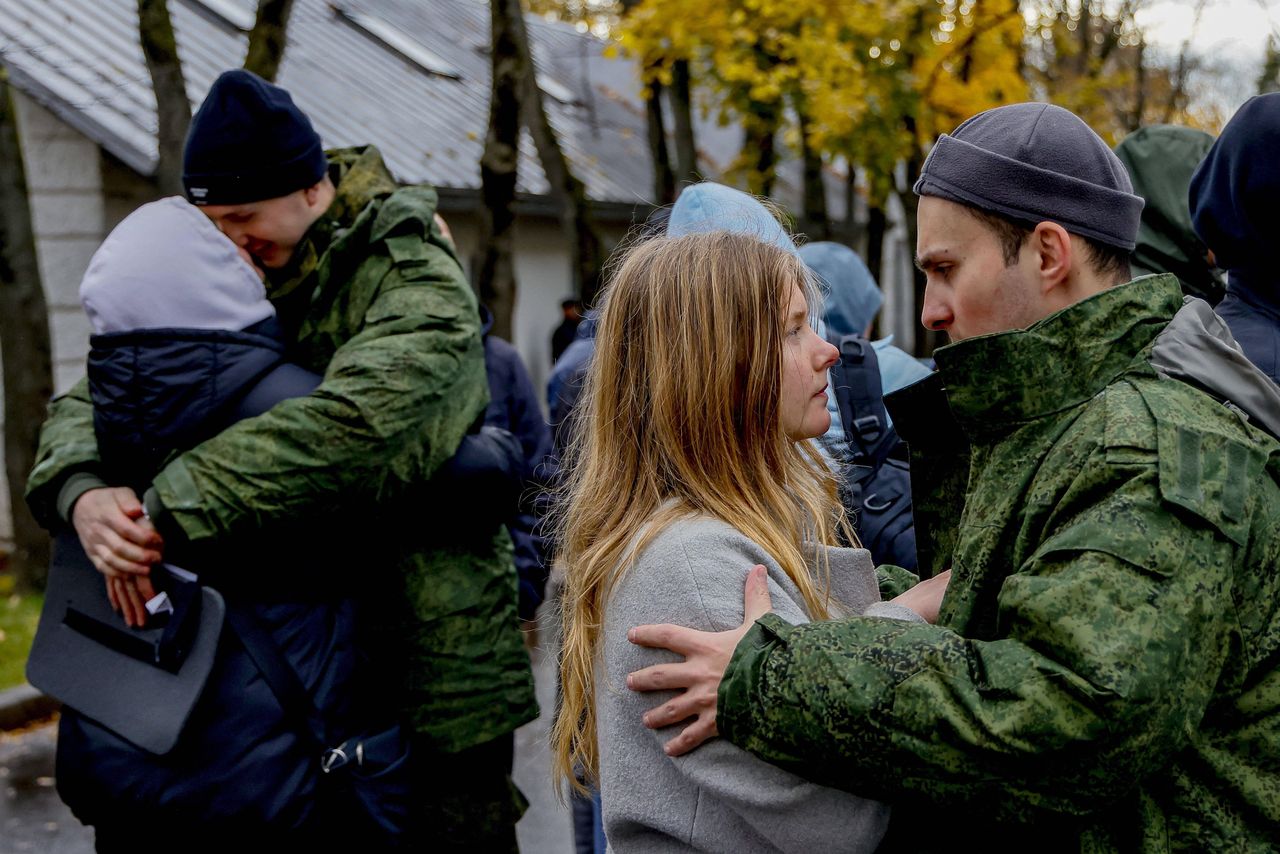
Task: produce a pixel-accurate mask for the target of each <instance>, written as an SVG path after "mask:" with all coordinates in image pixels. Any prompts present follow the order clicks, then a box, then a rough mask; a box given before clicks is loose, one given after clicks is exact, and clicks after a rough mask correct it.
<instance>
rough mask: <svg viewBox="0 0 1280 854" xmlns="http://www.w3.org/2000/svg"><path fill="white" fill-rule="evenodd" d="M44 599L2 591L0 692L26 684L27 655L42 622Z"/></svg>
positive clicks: (0, 592)
mask: <svg viewBox="0 0 1280 854" xmlns="http://www.w3.org/2000/svg"><path fill="white" fill-rule="evenodd" d="M43 603H44V597H43V596H42V595H40V594H39V593H26V594H19V593H8V592H4V590H3V588H0V691H3V690H4V689H5V688H12V687H13V686H15V685H21V684H22V683H23V682H25V681H27V677H26V669H27V654H28V653H30V652H31V639H32V638H33V637H35V634H36V623H37V622H39V620H40V606H41V605H42V604H43Z"/></svg>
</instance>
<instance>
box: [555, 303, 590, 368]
mask: <svg viewBox="0 0 1280 854" xmlns="http://www.w3.org/2000/svg"><path fill="white" fill-rule="evenodd" d="M560 309H561V311H563V312H564V320H562V321H560V325H559V326H557V327H556V331H555V332H552V333H551V364H553V365H554V364H555V363H556V362H558V361H560V354H562V353H563V352H564V351H565V350H566V349H568V347H569V345H570V344H572V343H573V339H574V337H575V336H576V335H577V334H578V324H579V323H581V322H582V301H581V300H579V299H577V298H575V297H569V298H568V299H563V300H561V301H560Z"/></svg>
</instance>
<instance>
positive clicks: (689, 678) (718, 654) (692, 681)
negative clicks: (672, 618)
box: [627, 566, 773, 756]
mask: <svg viewBox="0 0 1280 854" xmlns="http://www.w3.org/2000/svg"><path fill="white" fill-rule="evenodd" d="M772 607H773V603H772V601H771V600H770V598H769V582H768V576H767V575H766V574H765V568H764V567H763V566H756V567H755V568H753V569H752V570H751V573H750V574H749V575H748V576H747V584H746V588H745V590H744V592H743V621H742V625H741V626H739V627H738V628H736V629H730V630H729V631H727V632H700V631H697V630H696V629H689V628H685V627H684V626H673V625H659V626H637V627H636V628H634V629H632V630H631V631H630V632H628V633H627V639H628V640H630V641H631V642H632V643H634V644H638V645H640V646H647V647H653V648H656V649H669V650H671V651H672V652H674V653H676V654H677V655H682V656H684V659H685V660H684V661H683V662H680V663H677V664H655V665H653V666H652V667H646V668H644V669H643V670H637V671H636V672H634V673H632V674H630V675H628V676H627V687H628V688H630V689H631V690H632V691H671V690H677V691H683V693H682V694H680V695H679V696H677V697H675V698H674V699H672V700H671V701H670V702H667V703H664V704H663V705H662V706H659V707H658V708H656V709H650V710H649V711H648V712H646V713H645V716H644V725H645V726H647V727H649V728H650V729H661V728H662V727H667V726H672V725H674V724H678V723H680V722H681V721H686V720H689V719H691V718H692V719H693V722H692V723H690V724H689V725H688V726H686V727H685V728H684V730H683V731H681V733H680V734H679V735H678V736H676V737H675V738H673V739H671V740H670V741H668V742H667V743H666V745H665V747H664V750H665V751H666V753H667V755H668V756H680V755H681V754H684V753H688V752H689V751H691V750H693V749H694V748H695V747H697V746H698V745H700V744H702V743H703V742H704V741H706V740H707V739H710V738H714V737H715V736H716V735H718V730H717V729H716V696H717V694H718V692H719V691H720V681H721V680H722V679H723V678H724V672H725V670H726V669H727V668H728V667H729V661H730V660H731V659H732V658H733V651H734V649H735V648H736V647H737V646H738V642H739V641H741V640H742V638H743V636H744V635H746V633H747V631H748V630H749V629H750V628H751V625H752V624H753V623H754V622H755V621H756V620H758V619H759V618H761V617H763V616H764V615H765V614H767V613H769V611H770V610H771V609H772Z"/></svg>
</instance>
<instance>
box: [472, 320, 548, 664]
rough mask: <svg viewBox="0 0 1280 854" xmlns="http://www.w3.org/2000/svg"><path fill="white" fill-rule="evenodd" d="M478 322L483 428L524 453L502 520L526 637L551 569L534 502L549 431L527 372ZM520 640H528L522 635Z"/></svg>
mask: <svg viewBox="0 0 1280 854" xmlns="http://www.w3.org/2000/svg"><path fill="white" fill-rule="evenodd" d="M480 322H481V324H482V325H483V334H484V370H485V376H486V377H487V378H488V381H489V408H488V409H486V410H485V413H484V423H485V424H487V425H488V426H490V427H501V428H502V429H503V430H508V431H510V432H511V433H512V434H513V435H514V436H515V437H516V438H517V439H519V440H520V447H521V450H523V452H524V482H523V488H522V489H521V491H520V500H519V506H518V507H517V508H516V510H515V512H514V513H513V515H512V516H511V517H510V518H508V519H507V531H508V532H509V533H510V534H511V542H512V545H513V546H514V547H515V558H516V572H517V573H518V574H519V577H520V601H519V611H520V619H521V621H522V622H523V623H524V625H525V629H526V632H528V631H529V630H530V627H531V625H532V622H533V619H534V615H535V614H536V613H537V610H538V606H539V605H541V604H542V600H543V598H544V594H545V591H546V586H547V574H548V572H549V571H550V566H551V561H550V558H549V555H548V544H547V542H546V540H545V539H544V538H543V536H542V532H541V526H540V524H539V523H540V515H541V509H540V508H539V506H538V502H537V497H538V494H539V493H540V492H541V491H542V488H543V487H544V486H546V485H547V480H546V478H548V477H549V476H550V471H549V462H548V456H549V455H550V454H551V428H550V427H549V426H548V425H547V422H546V420H545V419H544V418H543V417H542V407H541V406H539V405H538V393H537V391H535V390H534V387H533V380H532V379H530V378H529V370H528V368H526V367H525V364H524V362H523V361H521V359H520V354H519V352H517V351H516V348H515V347H513V346H512V345H511V344H510V343H509V342H507V341H504V340H503V339H501V338H499V337H498V336H496V335H494V334H492V332H491V330H492V329H493V313H492V312H491V311H489V309H488V308H487V307H486V306H483V305H482V306H480ZM526 639H530V637H529V635H528V634H526Z"/></svg>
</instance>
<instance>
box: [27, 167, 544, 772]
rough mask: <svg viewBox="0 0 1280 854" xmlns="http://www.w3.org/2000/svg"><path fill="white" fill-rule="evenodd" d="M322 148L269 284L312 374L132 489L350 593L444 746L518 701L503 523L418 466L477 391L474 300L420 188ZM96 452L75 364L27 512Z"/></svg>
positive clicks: (503, 727) (525, 696) (204, 534)
mask: <svg viewBox="0 0 1280 854" xmlns="http://www.w3.org/2000/svg"><path fill="white" fill-rule="evenodd" d="M329 157H330V172H331V174H332V175H333V177H334V178H335V183H336V184H337V195H336V198H335V200H334V202H333V204H332V205H331V207H330V208H329V210H328V211H326V213H325V215H324V216H322V217H321V218H320V219H319V220H318V221H317V222H316V223H315V224H314V225H313V226H312V228H311V229H310V230H309V231H308V232H307V234H306V236H305V237H304V239H303V241H302V242H301V243H300V244H299V247H298V250H297V251H296V252H295V255H294V259H293V260H292V262H291V264H290V266H289V267H287V268H285V269H283V270H279V271H272V274H271V276H270V278H269V281H268V283H267V287H268V295H269V296H270V297H271V299H272V302H273V303H275V305H276V308H277V311H278V313H279V317H280V320H281V322H282V325H283V326H284V327H285V329H286V337H287V339H288V343H289V346H288V351H287V355H288V358H289V359H290V360H291V361H293V362H295V363H297V364H300V365H302V366H303V367H306V368H308V369H310V370H313V371H316V372H317V373H323V375H324V380H323V382H322V383H321V385H320V387H319V388H317V389H316V391H315V392H314V393H312V394H311V395H308V396H307V397H302V398H294V399H291V400H286V401H283V402H281V403H279V404H277V405H276V406H275V407H273V408H272V409H271V410H270V411H269V412H267V413H265V414H264V415H261V416H258V417H256V418H250V419H246V420H244V421H241V422H239V423H237V424H234V425H232V426H231V427H229V428H227V429H226V430H224V431H223V432H222V433H220V434H219V435H218V436H216V437H214V438H212V439H210V440H208V441H206V442H204V443H202V444H200V445H197V446H196V447H195V448H193V449H191V450H189V451H187V452H185V453H183V454H181V455H179V456H177V457H176V458H174V459H173V460H171V461H170V462H169V463H168V464H167V465H166V466H165V467H164V468H163V469H162V470H161V472H160V473H159V474H158V475H157V476H156V478H155V480H154V481H153V486H152V489H151V490H149V491H148V493H147V496H146V503H147V506H148V509H149V510H151V511H153V513H152V515H153V517H154V518H156V520H157V525H158V526H159V527H160V530H161V531H162V533H165V534H166V539H167V540H178V541H180V542H182V543H183V545H184V546H186V550H187V553H189V554H199V553H200V552H201V551H207V550H209V549H216V550H217V553H218V554H220V555H223V556H224V559H229V560H233V559H234V557H233V556H234V555H235V554H236V551H237V549H241V550H243V549H250V548H253V549H260V548H262V547H263V544H264V542H265V543H268V544H269V545H267V546H266V547H267V548H268V549H271V548H272V547H273V546H274V547H275V549H276V551H281V552H283V553H284V554H283V555H282V563H283V564H285V565H289V566H292V565H299V564H301V565H303V566H307V565H308V564H309V565H310V568H311V571H313V572H314V575H313V576H311V577H312V578H313V579H315V581H314V583H317V584H321V583H324V582H327V583H329V584H335V585H342V586H340V587H337V588H336V589H337V591H338V592H341V593H342V594H343V595H346V594H348V593H349V592H352V591H353V590H354V591H355V592H364V593H366V594H368V595H367V596H366V597H365V598H366V599H367V600H369V601H370V602H371V603H372V607H373V608H375V609H376V611H377V615H376V617H375V618H374V619H371V620H369V621H368V622H369V623H370V624H372V625H374V626H375V627H376V629H377V631H378V633H379V634H381V635H383V637H381V638H380V640H382V641H384V642H383V643H381V644H377V646H379V647H382V648H384V649H385V650H386V651H387V654H386V655H380V656H379V657H378V660H377V661H375V662H374V663H373V664H372V665H371V666H373V667H377V668H378V669H379V670H380V671H382V672H383V673H385V674H387V678H390V679H397V680H405V681H407V685H406V687H407V689H408V692H409V696H410V704H409V716H410V717H411V718H412V720H413V722H414V724H415V726H416V729H417V730H418V731H419V732H420V733H421V734H423V735H424V736H426V737H427V739H428V741H429V742H430V743H431V744H432V745H434V746H436V747H438V748H439V749H441V750H447V751H456V750H460V749H462V748H465V747H468V746H471V745H474V744H478V743H481V742H484V741H487V740H489V739H492V738H495V737H497V736H499V735H502V734H505V733H507V732H509V731H511V730H512V729H514V728H515V727H517V726H519V725H520V724H522V723H524V722H525V721H527V720H529V719H531V718H532V717H533V716H534V715H536V703H535V701H534V696H533V684H532V675H531V671H530V667H529V660H528V655H527V653H526V652H525V649H524V646H523V642H522V639H521V636H520V630H519V622H518V619H517V615H516V591H517V586H516V575H515V570H514V565H513V560H512V555H511V545H510V540H509V539H508V537H507V535H506V533H505V531H503V530H502V529H501V528H500V527H499V522H498V520H492V524H485V523H484V522H483V520H482V521H481V523H478V524H477V523H475V519H476V518H478V517H484V516H486V515H488V514H486V513H485V511H484V508H483V507H475V506H468V507H458V508H457V509H456V511H453V512H446V511H445V510H444V509H443V508H444V507H445V506H446V505H457V504H458V503H459V502H458V500H457V497H456V496H439V495H435V494H433V492H432V487H431V483H430V478H431V475H432V473H433V472H434V471H435V470H436V469H437V468H438V467H439V466H440V464H441V463H442V462H444V461H445V460H447V459H448V458H449V457H451V456H452V455H453V453H454V451H455V450H456V449H457V446H458V443H459V442H460V441H461V439H462V436H463V435H464V434H465V433H466V431H467V429H468V427H469V426H470V425H471V424H472V423H473V422H475V421H476V420H477V419H478V418H480V417H481V416H482V415H483V413H484V409H485V405H486V404H487V402H488V386H487V384H486V380H485V372H484V355H483V349H482V345H481V339H480V322H479V315H478V312H477V306H476V301H475V298H474V296H473V294H472V292H471V289H470V287H469V286H468V285H467V282H466V280H465V278H464V277H463V274H462V269H461V267H460V266H459V263H458V260H457V258H456V256H455V254H454V251H453V249H452V247H451V246H450V244H449V243H448V241H446V240H444V239H443V237H442V236H441V234H440V231H439V229H438V228H437V227H436V226H435V224H434V214H435V210H436V194H435V191H434V190H432V189H430V188H429V187H403V188H402V187H399V186H398V185H397V184H396V183H395V181H394V179H393V178H392V176H391V174H390V172H388V171H387V168H386V166H385V165H384V164H383V161H382V157H381V155H380V154H379V153H378V152H377V150H376V149H375V148H373V147H371V146H370V147H366V148H362V149H346V150H339V151H333V152H330V153H329ZM97 460H98V455H97V447H96V443H95V440H94V432H93V420H92V404H91V403H90V401H89V397H88V393H87V388H86V385H85V383H83V382H82V383H80V384H78V385H77V386H76V387H75V388H74V389H72V391H71V392H70V393H69V394H67V395H66V396H64V397H62V398H59V399H58V400H55V401H54V403H53V405H52V407H51V411H50V417H49V420H48V421H47V422H46V424H45V426H44V428H43V430H42V431H41V441H40V449H39V452H38V455H37V462H36V466H35V468H34V470H33V471H32V474H31V478H30V481H29V484H28V500H29V503H30V504H31V506H32V509H33V511H34V512H35V513H36V515H37V518H39V519H41V521H42V522H44V523H45V524H47V525H52V524H54V523H55V521H56V517H57V512H56V504H57V503H58V493H59V490H61V489H62V487H63V485H64V484H65V483H66V481H67V478H68V477H69V476H70V475H72V474H75V473H78V472H92V471H93V470H94V466H95V463H96V462H97ZM282 541H284V542H283V543H282ZM281 545H283V546H284V548H279V547H280V546H281ZM257 553H258V552H255V554H257ZM228 556H230V557H228ZM383 569H387V570H390V571H387V572H382V571H380V570H383ZM366 570H371V571H366ZM329 576H331V577H329ZM321 579H323V582H322V581H321Z"/></svg>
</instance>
